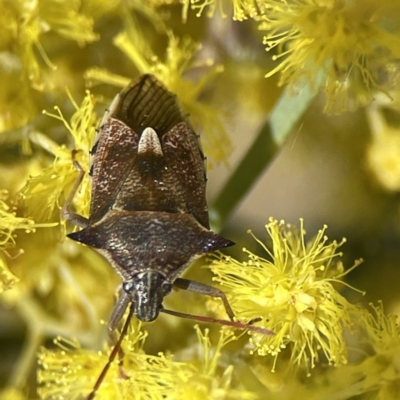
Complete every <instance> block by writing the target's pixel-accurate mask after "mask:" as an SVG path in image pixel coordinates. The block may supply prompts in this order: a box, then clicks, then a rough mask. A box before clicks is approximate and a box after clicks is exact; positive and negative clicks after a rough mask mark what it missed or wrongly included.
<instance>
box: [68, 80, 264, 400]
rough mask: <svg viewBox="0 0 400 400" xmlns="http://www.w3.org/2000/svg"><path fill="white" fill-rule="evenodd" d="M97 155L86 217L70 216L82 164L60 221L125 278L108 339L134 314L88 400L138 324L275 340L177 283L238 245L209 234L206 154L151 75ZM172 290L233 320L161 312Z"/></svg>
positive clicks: (124, 103)
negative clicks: (186, 321) (165, 316)
mask: <svg viewBox="0 0 400 400" xmlns="http://www.w3.org/2000/svg"><path fill="white" fill-rule="evenodd" d="M91 156H92V157H91V166H90V175H91V178H92V197H91V204H90V216H89V218H84V217H82V216H80V215H78V214H75V213H73V212H71V211H70V210H69V207H70V204H71V202H72V200H73V197H74V195H75V193H76V191H77V190H78V188H79V186H80V184H81V182H82V179H83V176H84V171H83V169H82V168H81V167H80V165H79V164H78V162H77V161H74V164H75V166H76V168H77V169H78V170H79V176H78V178H77V181H76V182H75V184H74V187H73V189H72V191H71V193H70V195H69V196H68V198H67V200H66V202H65V204H64V206H63V209H62V216H63V218H64V219H66V220H69V221H71V222H73V223H74V224H75V225H77V226H79V227H81V228H83V229H82V230H80V231H78V232H74V233H70V234H69V235H68V236H69V237H70V238H71V239H73V240H76V241H78V242H81V243H84V244H86V245H88V246H91V247H93V248H94V249H95V250H96V251H97V252H99V253H100V254H102V255H103V256H104V257H105V258H106V259H107V260H108V261H109V262H110V263H111V265H112V267H113V268H115V270H116V271H117V272H118V273H119V275H120V276H121V277H122V280H123V284H122V294H121V296H120V298H119V300H118V302H117V305H116V306H115V309H114V311H113V313H112V316H111V318H110V321H109V324H108V330H109V333H110V334H111V335H112V334H113V332H114V330H115V328H116V326H117V325H118V323H119V322H120V320H121V318H122V316H123V314H124V312H125V310H126V308H127V307H128V305H130V313H129V316H128V318H127V320H126V322H125V326H124V328H123V330H122V332H121V335H120V338H119V339H118V341H117V343H116V345H115V346H114V349H113V351H112V353H111V355H110V358H109V361H108V363H107V365H106V366H105V367H104V369H103V372H102V374H101V375H100V377H99V379H98V381H97V383H96V384H95V386H94V388H93V391H92V393H91V394H90V395H89V397H88V398H89V399H90V398H93V397H94V395H95V392H96V391H97V389H98V388H99V386H100V384H101V381H102V380H103V379H104V376H105V374H106V372H107V370H108V368H109V366H110V364H111V362H112V361H113V360H114V358H115V357H116V355H117V353H118V351H119V347H120V344H121V341H122V338H123V335H124V334H125V332H126V330H127V326H128V324H129V320H130V318H131V317H132V315H136V317H137V318H139V319H140V320H141V321H153V320H154V319H156V318H157V316H158V314H159V312H160V311H164V312H167V313H170V314H174V315H178V316H183V317H189V318H195V319H199V320H202V321H216V322H220V323H223V324H226V325H232V326H235V327H239V328H246V329H247V328H248V329H253V330H256V331H258V332H262V333H267V334H269V333H270V332H269V331H267V330H265V329H262V328H259V327H255V326H250V325H245V324H241V323H239V322H235V321H233V319H234V314H233V311H232V309H231V307H230V305H229V303H228V301H227V299H226V296H225V294H224V293H223V292H222V291H220V290H218V289H216V288H214V287H211V286H208V285H205V284H203V283H199V282H194V281H190V280H187V279H183V278H180V277H179V276H180V275H181V274H182V273H183V271H184V270H185V269H186V268H187V267H188V266H189V265H190V264H191V263H192V262H193V261H194V260H195V259H196V258H198V257H200V256H202V255H203V254H206V253H208V252H210V251H213V250H217V249H221V248H224V247H228V246H231V245H233V244H234V243H233V242H231V241H230V240H228V239H225V238H223V237H222V236H220V235H217V234H216V233H214V232H212V231H211V230H210V226H209V218H208V209H207V203H206V197H205V190H206V175H205V168H204V155H203V153H202V151H201V147H200V145H199V141H198V137H197V135H196V134H195V132H194V131H193V129H192V127H191V126H190V124H189V122H188V120H187V118H186V116H185V114H184V112H183V111H182V109H181V107H180V105H179V103H178V101H177V99H176V96H175V95H173V94H172V93H171V92H169V91H168V90H167V89H166V88H165V87H164V86H163V85H162V84H161V83H160V82H159V81H158V80H157V79H156V78H155V77H154V76H152V75H143V76H141V77H140V78H139V80H137V81H135V82H132V83H131V84H130V85H129V86H128V87H127V88H125V89H124V90H123V91H122V92H121V93H119V94H118V95H117V96H116V97H115V99H114V100H113V102H112V103H111V106H110V108H109V110H107V111H106V113H105V116H104V117H103V120H102V122H101V125H100V129H99V130H98V135H97V137H96V140H95V143H94V146H93V149H92V151H91ZM172 286H175V287H177V288H180V289H185V290H189V291H193V292H198V293H202V294H206V295H209V296H213V297H219V298H220V299H221V300H222V302H223V304H224V307H225V310H226V312H227V314H228V316H229V318H230V320H231V321H220V320H215V319H212V318H207V317H197V316H190V315H187V314H183V313H179V312H175V311H171V310H164V309H163V306H162V302H163V299H164V297H165V296H166V295H168V294H169V293H170V292H171V290H172Z"/></svg>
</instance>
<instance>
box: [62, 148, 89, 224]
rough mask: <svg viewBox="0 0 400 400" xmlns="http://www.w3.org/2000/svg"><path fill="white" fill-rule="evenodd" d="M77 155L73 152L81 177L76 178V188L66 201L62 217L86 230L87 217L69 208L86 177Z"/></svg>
mask: <svg viewBox="0 0 400 400" xmlns="http://www.w3.org/2000/svg"><path fill="white" fill-rule="evenodd" d="M75 153H76V150H73V151H72V159H73V163H74V167H75V168H76V169H77V170H78V172H79V175H78V177H77V178H76V181H75V183H74V186H73V187H72V190H71V192H70V194H69V195H68V197H67V200H65V203H64V205H63V207H62V209H61V216H62V218H63V219H65V220H66V221H70V222H72V223H73V224H74V225H77V226H80V227H81V228H86V227H87V226H88V219H87V218H85V217H82V215H79V214H76V213H74V212H72V211H71V210H70V209H69V207H70V205H71V203H72V200H73V199H74V197H75V194H76V192H77V191H78V189H79V186H80V185H81V183H82V180H83V177H84V176H85V171H84V170H83V168H82V167H81V165H80V164H79V162H78V161H77V160H75Z"/></svg>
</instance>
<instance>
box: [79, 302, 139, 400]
mask: <svg viewBox="0 0 400 400" xmlns="http://www.w3.org/2000/svg"><path fill="white" fill-rule="evenodd" d="M134 311H135V309H134V304H133V303H131V306H130V308H129V314H128V316H127V318H126V320H125V324H124V326H123V328H122V331H121V334H120V335H119V338H118V340H117V342H116V343H115V345H114V347H113V349H112V351H111V354H110V356H109V357H108V361H107V364H106V365H105V366H104V367H103V369H102V371H101V373H100V375H99V377H98V378H97V381H96V383H95V384H94V386H93V389H92V391H91V392H90V394H89V395H88V396H87V397H86V400H93V399H94V397H95V395H96V392H97V391H98V390H99V388H100V386H101V384H102V382H103V380H104V378H105V376H106V375H107V372H108V370H109V369H110V366H111V364H112V363H113V361H114V360H115V357H116V356H117V354H118V352H119V350H120V348H121V343H122V341H123V339H124V337H125V335H126V333H127V332H128V328H129V323H130V322H131V319H132V316H133V314H134Z"/></svg>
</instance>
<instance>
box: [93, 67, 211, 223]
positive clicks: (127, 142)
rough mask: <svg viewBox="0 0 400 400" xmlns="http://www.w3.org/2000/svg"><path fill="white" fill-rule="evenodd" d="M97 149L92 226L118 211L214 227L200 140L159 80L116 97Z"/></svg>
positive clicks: (137, 85) (144, 79)
mask: <svg viewBox="0 0 400 400" xmlns="http://www.w3.org/2000/svg"><path fill="white" fill-rule="evenodd" d="M94 150H95V155H94V160H93V168H92V170H93V181H92V203H91V222H92V223H93V222H96V221H98V220H100V219H101V218H102V217H103V216H104V215H105V213H106V212H107V211H108V210H110V209H111V208H114V209H121V210H127V211H165V212H171V213H174V212H180V213H189V214H191V215H193V216H194V217H195V218H196V219H197V221H198V222H200V224H201V225H203V226H204V227H206V228H208V227H209V223H208V212H207V205H206V200H205V171H204V163H203V161H204V157H203V154H202V153H201V150H200V146H199V143H198V139H197V136H196V134H195V133H194V132H193V130H192V128H191V127H190V125H189V123H188V122H187V120H186V117H185V115H184V113H183V112H182V110H181V108H180V106H179V104H178V102H177V100H176V96H175V95H173V94H172V93H171V92H169V91H168V90H167V89H166V88H165V87H164V86H163V85H162V84H161V83H160V82H159V81H158V80H157V79H156V78H155V77H153V76H152V75H144V76H142V77H141V78H140V79H139V81H137V82H136V83H132V84H130V85H129V86H128V87H127V88H126V89H125V90H124V91H122V92H121V93H120V94H119V95H118V96H117V97H116V99H115V100H114V102H113V103H112V105H111V107H110V110H109V112H108V114H107V115H106V117H105V118H104V120H103V123H102V126H101V131H100V135H99V138H98V141H97V142H96V144H95V146H94Z"/></svg>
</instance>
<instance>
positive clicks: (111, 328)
mask: <svg viewBox="0 0 400 400" xmlns="http://www.w3.org/2000/svg"><path fill="white" fill-rule="evenodd" d="M130 302H131V297H130V296H129V294H128V293H125V292H123V293H122V294H121V296H120V297H119V299H118V302H117V304H116V305H115V307H114V310H113V312H112V314H111V317H110V320H109V321H108V325H107V330H108V336H109V337H110V339H111V340H112V343H115V342H116V336H115V329H116V328H117V326H118V324H119V322H120V321H121V319H122V317H123V316H124V314H125V310H126V309H127V307H128V305H129V303H130Z"/></svg>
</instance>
